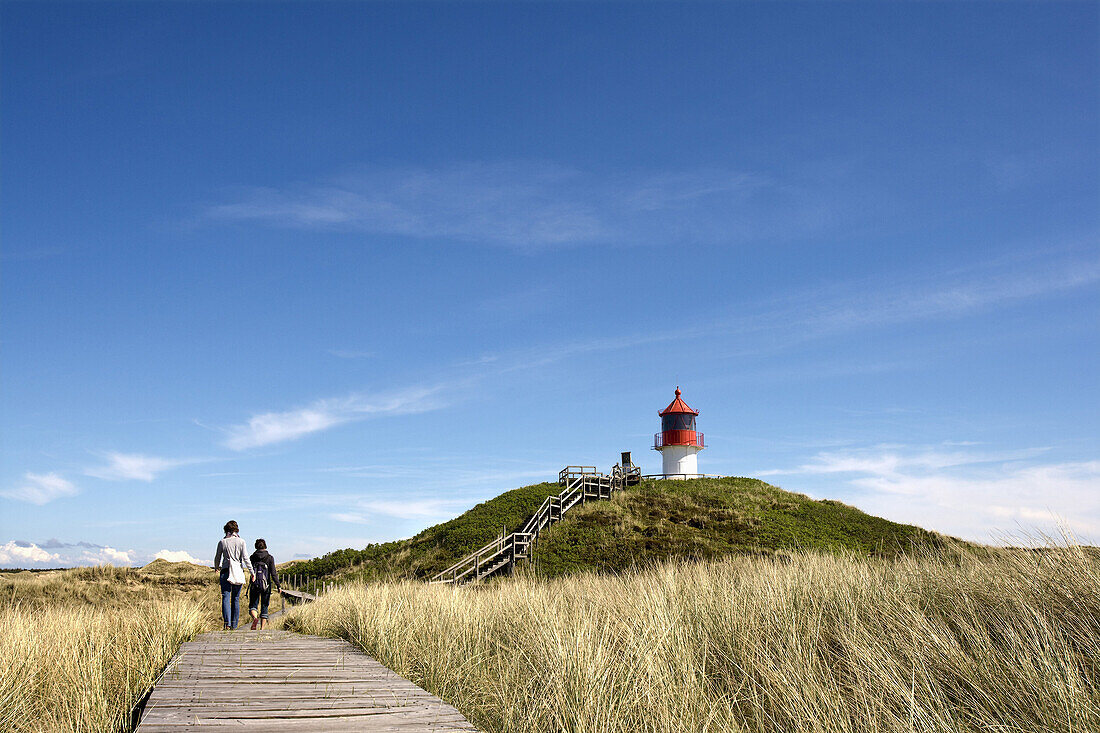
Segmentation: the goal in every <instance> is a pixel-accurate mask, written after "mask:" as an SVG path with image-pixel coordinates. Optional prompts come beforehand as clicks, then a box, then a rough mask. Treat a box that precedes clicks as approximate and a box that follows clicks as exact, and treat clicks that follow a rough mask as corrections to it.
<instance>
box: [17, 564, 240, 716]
mask: <svg viewBox="0 0 1100 733" xmlns="http://www.w3.org/2000/svg"><path fill="white" fill-rule="evenodd" d="M216 589H217V583H216V580H213V571H212V570H210V571H207V570H206V569H205V568H197V567H195V566H191V565H188V564H187V563H164V562H163V561H158V563H154V564H153V565H152V566H147V567H146V568H114V567H98V568H75V569H72V570H58V571H49V572H35V573H32V572H27V571H23V572H6V573H0V731H11V732H12V733H32V732H34V733H37V732H39V731H42V732H45V731H50V732H51V733H53V732H54V731H66V732H67V731H71V732H73V733H76V732H84V731H87V732H88V733H104V732H113V731H128V730H130V728H131V712H132V710H133V708H134V706H135V705H136V704H137V703H138V702H139V701H140V700H141V699H142V697H143V696H144V695H145V693H146V692H147V691H148V690H149V688H150V687H151V686H152V684H153V682H154V681H155V680H156V678H157V676H158V675H159V674H160V672H161V670H162V669H163V668H164V666H165V665H166V664H167V663H168V660H169V659H171V658H172V655H173V654H175V653H176V651H177V650H178V649H179V647H180V644H182V643H183V642H184V641H187V640H188V639H190V638H191V637H193V636H194V635H195V634H197V633H199V632H201V631H205V630H208V629H210V628H213V625H214V622H215V620H216V619H217V617H218V615H219V614H220V611H219V610H218V605H217V604H218V600H217V596H216V593H215V591H216Z"/></svg>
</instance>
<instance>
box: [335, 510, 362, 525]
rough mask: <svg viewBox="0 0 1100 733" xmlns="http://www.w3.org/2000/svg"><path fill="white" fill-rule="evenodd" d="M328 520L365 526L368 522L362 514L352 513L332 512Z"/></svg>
mask: <svg viewBox="0 0 1100 733" xmlns="http://www.w3.org/2000/svg"><path fill="white" fill-rule="evenodd" d="M328 516H329V519H332V520H333V521H336V522H346V523H348V524H367V523H369V522H370V520H369V519H367V518H366V517H365V516H363V515H362V514H356V513H354V512H334V513H332V514H329V515H328Z"/></svg>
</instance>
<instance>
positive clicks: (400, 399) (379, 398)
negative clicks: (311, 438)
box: [224, 385, 446, 451]
mask: <svg viewBox="0 0 1100 733" xmlns="http://www.w3.org/2000/svg"><path fill="white" fill-rule="evenodd" d="M444 391H445V386H444V385H435V386H427V387H412V388H408V389H403V390H398V391H394V392H386V393H378V394H373V395H368V394H362V393H360V394H353V395H349V396H347V397H340V398H332V399H322V400H316V401H315V402H312V403H310V404H309V405H307V406H305V407H300V408H297V409H293V410H286V411H283V412H265V413H261V414H259V415H254V416H253V417H251V418H249V420H248V422H246V423H244V424H242V425H234V426H231V427H229V428H226V429H225V432H226V434H227V435H228V437H227V438H226V440H225V442H224V445H225V446H226V447H228V448H230V449H232V450H238V451H239V450H247V449H249V448H259V447H261V446H265V445H272V444H275V443H284V442H286V441H290V440H298V439H299V438H303V437H305V436H307V435H311V434H313V433H317V432H321V431H323V430H327V429H329V428H332V427H335V426H337V425H343V424H345V423H349V422H354V421H358V420H365V419H367V418H370V417H377V416H380V415H408V414H414V413H421V412H428V411H431V410H437V409H440V408H441V407H443V406H444V405H445V404H446V401H445V399H444V397H443V392H444Z"/></svg>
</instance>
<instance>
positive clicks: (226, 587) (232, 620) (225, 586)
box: [218, 568, 241, 629]
mask: <svg viewBox="0 0 1100 733" xmlns="http://www.w3.org/2000/svg"><path fill="white" fill-rule="evenodd" d="M218 582H219V583H220V584H221V587H222V621H224V622H225V625H226V626H228V627H229V628H231V629H235V628H237V622H239V621H240V619H241V586H239V585H233V584H232V583H230V582H229V568H223V569H222V572H221V575H220V576H219V577H218Z"/></svg>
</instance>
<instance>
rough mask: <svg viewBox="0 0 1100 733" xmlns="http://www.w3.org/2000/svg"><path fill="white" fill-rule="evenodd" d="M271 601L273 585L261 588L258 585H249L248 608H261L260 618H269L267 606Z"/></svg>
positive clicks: (252, 609)
mask: <svg viewBox="0 0 1100 733" xmlns="http://www.w3.org/2000/svg"><path fill="white" fill-rule="evenodd" d="M270 603H271V586H270V585H269V586H267V588H266V589H265V590H260V588H259V587H258V586H255V585H250V586H248V610H249V611H254V610H255V609H256V608H259V609H260V618H267V606H268V604H270Z"/></svg>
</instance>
